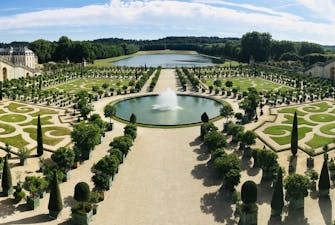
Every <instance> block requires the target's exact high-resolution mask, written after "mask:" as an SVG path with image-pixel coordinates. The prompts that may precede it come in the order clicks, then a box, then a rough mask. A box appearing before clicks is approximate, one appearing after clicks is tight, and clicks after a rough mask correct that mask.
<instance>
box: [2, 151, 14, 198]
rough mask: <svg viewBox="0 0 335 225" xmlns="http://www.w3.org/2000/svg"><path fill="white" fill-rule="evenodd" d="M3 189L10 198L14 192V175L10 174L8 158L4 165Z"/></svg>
mask: <svg viewBox="0 0 335 225" xmlns="http://www.w3.org/2000/svg"><path fill="white" fill-rule="evenodd" d="M1 187H2V192H3V194H4V195H5V196H8V195H10V194H11V193H12V192H13V185H12V174H11V172H10V167H9V164H8V159H7V157H5V162H4V165H3V170H2V181H1Z"/></svg>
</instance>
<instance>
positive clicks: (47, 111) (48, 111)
mask: <svg viewBox="0 0 335 225" xmlns="http://www.w3.org/2000/svg"><path fill="white" fill-rule="evenodd" d="M38 114H39V115H40V116H42V115H50V114H58V111H56V110H52V109H45V108H40V110H39V111H38V112H35V113H32V114H29V115H31V116H32V117H37V116H38Z"/></svg>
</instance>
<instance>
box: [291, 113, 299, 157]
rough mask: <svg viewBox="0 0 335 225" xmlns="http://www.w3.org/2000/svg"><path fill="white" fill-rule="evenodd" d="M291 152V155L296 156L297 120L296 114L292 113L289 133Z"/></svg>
mask: <svg viewBox="0 0 335 225" xmlns="http://www.w3.org/2000/svg"><path fill="white" fill-rule="evenodd" d="M291 152H292V155H294V156H295V155H296V154H297V152H298V118H297V112H295V113H294V117H293V124H292V132H291Z"/></svg>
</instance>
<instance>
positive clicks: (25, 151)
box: [17, 147, 31, 159]
mask: <svg viewBox="0 0 335 225" xmlns="http://www.w3.org/2000/svg"><path fill="white" fill-rule="evenodd" d="M30 153H31V150H29V149H28V148H26V147H23V148H19V150H18V152H17V154H18V156H19V158H20V159H27V158H28V157H29V156H30Z"/></svg>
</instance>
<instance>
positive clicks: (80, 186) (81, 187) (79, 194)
mask: <svg viewBox="0 0 335 225" xmlns="http://www.w3.org/2000/svg"><path fill="white" fill-rule="evenodd" d="M73 197H74V199H75V200H76V201H78V202H88V200H89V198H90V188H89V186H88V184H87V183H85V182H79V183H77V184H76V186H75V187H74V196H73Z"/></svg>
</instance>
